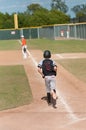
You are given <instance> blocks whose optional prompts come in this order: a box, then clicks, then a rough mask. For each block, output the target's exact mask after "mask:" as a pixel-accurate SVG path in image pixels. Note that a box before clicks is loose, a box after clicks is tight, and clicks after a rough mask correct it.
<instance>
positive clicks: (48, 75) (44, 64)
mask: <svg viewBox="0 0 86 130" xmlns="http://www.w3.org/2000/svg"><path fill="white" fill-rule="evenodd" d="M43 57H44V59H43V60H41V61H40V62H39V64H38V72H39V73H40V74H41V75H42V77H43V78H44V79H45V85H46V91H47V101H48V104H49V105H50V104H53V107H54V108H56V107H57V104H56V99H57V95H56V78H55V77H56V72H57V65H56V63H55V61H53V60H52V59H50V58H51V52H50V51H49V50H45V51H44V54H43Z"/></svg>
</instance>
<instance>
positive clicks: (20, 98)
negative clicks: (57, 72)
mask: <svg viewBox="0 0 86 130" xmlns="http://www.w3.org/2000/svg"><path fill="white" fill-rule="evenodd" d="M31 101H32V94H31V90H30V86H29V83H28V79H27V77H26V74H25V71H24V67H23V66H22V65H17V66H0V110H4V109H8V108H14V107H17V106H22V105H25V104H29V103H30V102H31Z"/></svg>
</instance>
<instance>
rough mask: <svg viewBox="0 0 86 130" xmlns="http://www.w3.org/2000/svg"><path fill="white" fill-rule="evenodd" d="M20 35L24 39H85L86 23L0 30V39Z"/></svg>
mask: <svg viewBox="0 0 86 130" xmlns="http://www.w3.org/2000/svg"><path fill="white" fill-rule="evenodd" d="M21 35H24V36H25V38H26V39H34V38H35V39H37V38H48V39H54V40H58V39H86V23H71V24H59V25H51V26H41V27H35V28H34V27H32V28H20V29H6V30H5V29H4V30H3V29H2V30H0V40H9V39H20V37H21Z"/></svg>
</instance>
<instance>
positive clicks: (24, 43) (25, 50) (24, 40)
mask: <svg viewBox="0 0 86 130" xmlns="http://www.w3.org/2000/svg"><path fill="white" fill-rule="evenodd" d="M21 42H22V54H23V57H24V59H26V58H27V45H26V39H25V38H24V35H22V36H21Z"/></svg>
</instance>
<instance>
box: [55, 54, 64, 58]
mask: <svg viewBox="0 0 86 130" xmlns="http://www.w3.org/2000/svg"><path fill="white" fill-rule="evenodd" d="M56 56H57V57H59V58H60V59H63V58H64V57H63V56H62V55H61V54H56Z"/></svg>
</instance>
